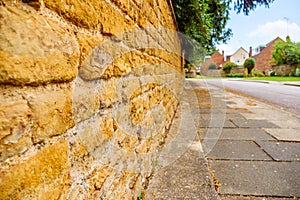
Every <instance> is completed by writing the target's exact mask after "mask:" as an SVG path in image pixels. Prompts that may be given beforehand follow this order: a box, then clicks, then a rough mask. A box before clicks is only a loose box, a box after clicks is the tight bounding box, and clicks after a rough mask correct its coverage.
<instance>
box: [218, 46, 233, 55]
mask: <svg viewBox="0 0 300 200" xmlns="http://www.w3.org/2000/svg"><path fill="white" fill-rule="evenodd" d="M217 49H218V50H219V52H220V53H222V51H224V52H225V55H231V54H233V53H234V52H235V51H236V49H234V48H233V47H232V46H231V45H228V44H219V45H217Z"/></svg>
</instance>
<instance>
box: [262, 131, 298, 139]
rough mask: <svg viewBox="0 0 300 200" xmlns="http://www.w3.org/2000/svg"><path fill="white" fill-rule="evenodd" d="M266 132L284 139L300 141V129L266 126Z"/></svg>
mask: <svg viewBox="0 0 300 200" xmlns="http://www.w3.org/2000/svg"><path fill="white" fill-rule="evenodd" d="M263 130H265V131H266V132H268V133H269V134H270V135H272V136H274V137H275V138H277V139H278V140H282V141H298V142H300V131H299V129H283V128H281V129H279V128H264V129H263Z"/></svg>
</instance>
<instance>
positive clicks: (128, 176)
mask: <svg viewBox="0 0 300 200" xmlns="http://www.w3.org/2000/svg"><path fill="white" fill-rule="evenodd" d="M1 2H3V3H1V6H0V18H1V22H0V25H1V30H0V33H1V36H0V57H1V59H0V67H1V69H0V85H1V87H0V151H1V156H0V168H1V169H0V194H1V195H0V199H74V200H75V199H137V198H138V197H139V195H140V194H141V193H142V191H143V190H145V187H147V185H148V181H149V179H150V177H151V175H152V174H153V173H154V171H155V163H154V162H155V161H156V160H157V158H156V156H157V151H158V150H161V149H163V148H164V145H165V142H166V139H167V138H168V137H169V134H170V132H169V131H168V130H169V129H170V126H171V122H172V120H173V118H174V114H175V113H176V109H177V107H178V104H179V95H180V91H181V88H182V81H183V79H184V77H183V76H182V73H183V71H182V68H181V64H182V63H181V58H180V56H179V55H178V53H179V54H180V52H181V51H180V43H179V39H178V36H177V34H174V35H173V33H172V34H168V31H161V29H160V30H159V28H160V27H162V25H164V26H165V27H172V28H173V29H176V27H175V26H174V21H172V22H168V20H166V19H165V18H168V17H170V13H171V7H170V5H168V3H165V2H161V3H160V2H158V1H151V0H147V1H142V2H141V1H136V0H121V1H116V0H111V1H97V0H92V1H80V0H70V1H50V0H43V1H41V0H32V1H9V0H7V1H6V0H4V1H1ZM162 5H163V6H162ZM164 12H167V13H164ZM162 16H163V17H162ZM161 20H163V22H162V21H161ZM141 27H142V30H141ZM151 29H152V30H151ZM173 134H174V133H173ZM172 137H174V135H173V136H172Z"/></svg>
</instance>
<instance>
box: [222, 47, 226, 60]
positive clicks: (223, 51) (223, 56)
mask: <svg viewBox="0 0 300 200" xmlns="http://www.w3.org/2000/svg"><path fill="white" fill-rule="evenodd" d="M222 56H223V60H222V62H224V61H225V57H224V50H222Z"/></svg>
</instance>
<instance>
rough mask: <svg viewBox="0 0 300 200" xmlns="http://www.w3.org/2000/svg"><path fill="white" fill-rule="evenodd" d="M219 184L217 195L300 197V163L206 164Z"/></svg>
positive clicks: (239, 162)
mask: <svg viewBox="0 0 300 200" xmlns="http://www.w3.org/2000/svg"><path fill="white" fill-rule="evenodd" d="M209 163H210V165H211V166H212V168H213V169H214V173H215V177H216V179H217V180H218V181H219V182H220V184H221V186H220V190H219V194H237V195H255V196H276V197H294V196H295V197H300V175H299V174H300V163H299V162H275V161H271V162H266V161H220V160H218V161H217V160H212V161H210V162H209Z"/></svg>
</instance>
